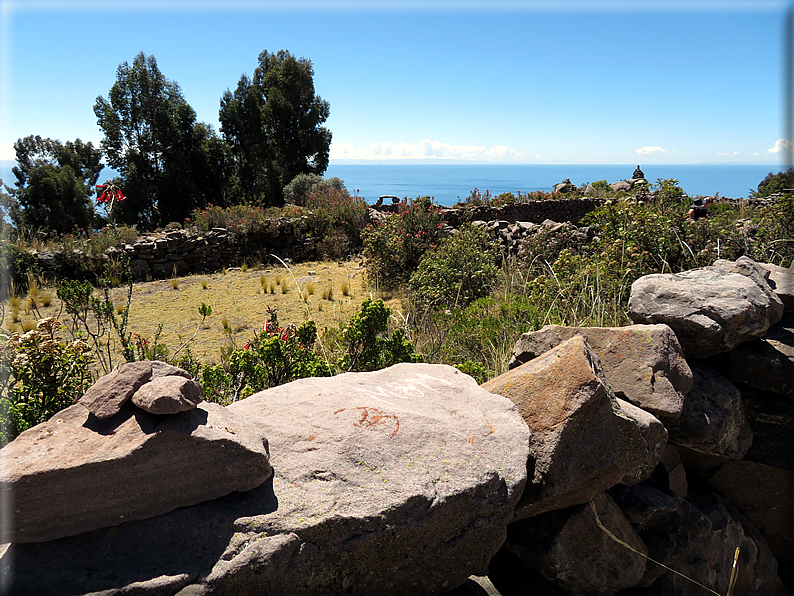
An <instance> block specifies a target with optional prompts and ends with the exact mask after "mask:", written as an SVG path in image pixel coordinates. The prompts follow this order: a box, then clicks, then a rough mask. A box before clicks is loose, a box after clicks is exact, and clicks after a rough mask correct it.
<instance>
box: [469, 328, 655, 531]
mask: <svg viewBox="0 0 794 596" xmlns="http://www.w3.org/2000/svg"><path fill="white" fill-rule="evenodd" d="M483 388H485V389H487V390H488V391H491V392H492V393H498V394H500V395H504V396H505V397H509V398H510V399H511V400H512V401H513V402H514V403H515V404H516V405H517V406H518V409H519V411H520V412H521V415H522V416H523V418H524V420H525V421H526V423H527V424H528V425H529V428H530V431H531V433H532V437H531V440H530V456H531V457H530V460H529V463H528V468H529V470H528V483H527V487H526V489H525V490H524V495H523V496H522V497H521V501H520V503H519V505H518V507H517V508H516V518H517V519H521V518H524V517H529V516H531V515H538V514H540V513H544V512H546V511H551V510H554V509H562V508H564V507H569V506H571V505H576V504H579V503H584V502H587V501H588V500H589V499H591V498H592V497H593V496H594V495H595V494H597V493H599V492H601V491H603V490H605V489H606V488H609V487H610V486H613V485H615V484H617V483H618V482H620V481H621V480H622V479H623V478H624V477H626V476H627V475H633V474H635V473H636V471H637V468H639V467H640V466H642V465H645V464H647V462H648V461H649V459H650V457H649V448H648V446H647V445H646V443H645V440H644V439H643V437H642V434H641V432H640V429H639V428H638V426H637V423H636V422H635V421H634V420H632V419H631V418H630V417H629V416H627V415H626V414H625V412H623V410H622V409H621V408H620V405H619V404H618V402H617V400H616V398H615V396H614V394H613V393H612V392H611V390H610V389H609V387H608V385H607V383H606V379H605V378H604V374H603V371H602V370H601V365H600V363H599V362H598V357H597V356H596V355H595V353H594V352H593V350H592V349H591V348H590V346H589V345H588V344H587V342H586V340H585V339H584V338H583V337H582V336H580V335H577V336H574V337H572V338H571V339H569V340H567V341H565V342H563V343H561V344H560V345H558V346H557V347H555V348H553V349H551V350H549V351H548V352H546V353H544V354H542V355H540V356H538V357H537V358H535V359H534V360H530V361H529V362H527V363H526V364H522V365H521V366H519V367H518V368H514V369H512V370H509V371H508V372H506V373H504V374H503V375H500V376H498V377H496V378H495V379H491V380H490V381H488V382H486V383H484V384H483Z"/></svg>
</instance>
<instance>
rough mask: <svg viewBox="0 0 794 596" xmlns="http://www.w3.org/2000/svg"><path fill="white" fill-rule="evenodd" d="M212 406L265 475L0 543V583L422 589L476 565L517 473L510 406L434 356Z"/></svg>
mask: <svg viewBox="0 0 794 596" xmlns="http://www.w3.org/2000/svg"><path fill="white" fill-rule="evenodd" d="M206 405H207V404H201V405H200V406H199V410H191V411H190V412H185V413H183V414H177V415H176V416H172V417H169V419H170V418H175V417H178V416H184V415H190V414H191V413H192V412H196V411H200V409H201V408H203V407H206ZM226 410H228V412H229V414H231V415H234V417H235V418H237V419H242V420H245V421H246V422H247V423H249V424H252V425H254V426H255V427H256V428H257V429H258V432H259V434H260V436H262V437H264V436H267V437H268V439H269V441H270V446H271V457H272V463H273V467H274V476H273V477H272V478H271V479H270V480H268V481H267V482H265V484H263V485H262V486H260V487H258V488H256V489H253V490H251V491H248V492H245V493H234V494H231V495H228V496H226V497H222V498H220V499H216V500H215V501H211V502H205V503H201V504H198V505H194V506H192V507H182V508H180V509H178V510H175V511H172V512H171V513H167V514H164V515H161V516H158V517H157V518H153V519H149V520H143V521H137V522H130V523H127V524H124V525H122V526H119V527H118V528H116V529H114V531H113V532H112V534H111V533H110V532H108V531H106V530H97V531H95V532H91V533H87V534H83V535H80V536H75V537H71V538H65V539H62V540H59V541H52V542H48V543H41V544H31V545H26V544H15V545H12V547H11V549H10V550H11V551H13V552H11V553H10V554H11V556H13V560H14V561H15V571H14V575H13V580H12V581H13V584H12V585H11V587H12V592H13V593H15V594H17V593H21V594H46V593H48V592H49V593H57V594H66V593H79V594H82V593H90V592H101V593H103V594H104V595H105V596H110V595H113V594H129V593H136V594H176V593H177V592H178V593H180V595H181V596H197V595H200V594H230V595H231V594H234V595H237V594H340V593H344V594H362V595H363V594H384V595H388V594H405V593H420V594H438V593H442V592H444V591H448V590H452V589H454V588H456V587H457V586H460V585H462V584H463V583H464V582H466V581H467V578H468V577H469V576H471V575H472V574H478V573H479V574H483V573H485V571H486V568H487V565H488V561H489V560H490V558H491V556H492V555H493V554H495V553H496V551H497V550H498V549H499V547H500V546H501V544H502V543H503V542H504V539H505V536H506V527H507V523H508V522H509V520H510V519H511V518H512V516H513V508H514V506H515V503H516V501H517V500H518V498H519V496H520V494H521V490H522V488H523V486H524V483H525V481H526V473H527V469H526V462H527V457H528V455H529V430H528V428H527V426H526V424H525V423H524V421H523V420H522V419H521V416H520V414H519V413H518V411H517V409H516V407H515V406H514V405H513V404H512V402H510V401H509V400H508V399H505V398H503V397H500V396H497V395H492V394H490V393H488V392H487V391H485V390H483V389H481V388H480V387H479V386H478V385H477V383H476V382H475V381H474V379H472V378H471V377H469V376H467V375H464V374H463V373H461V372H459V371H457V370H456V369H454V368H452V367H449V366H444V365H430V364H400V365H396V366H394V367H391V368H389V369H385V370H381V371H377V372H371V373H347V374H342V375H338V376H336V377H331V378H312V379H302V380H298V381H295V382H293V383H289V384H287V385H282V386H279V387H276V388H273V389H270V390H268V391H265V392H262V393H259V394H256V395H253V396H251V397H249V398H247V399H244V400H241V401H238V402H236V403H234V404H232V405H231V406H228V407H227V408H226ZM146 415H147V416H148V414H146ZM208 475H209V474H208ZM92 570H99V571H98V572H95V571H92ZM14 589H17V591H16V592H15V591H14Z"/></svg>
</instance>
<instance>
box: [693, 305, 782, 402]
mask: <svg viewBox="0 0 794 596" xmlns="http://www.w3.org/2000/svg"><path fill="white" fill-rule="evenodd" d="M707 362H708V364H709V365H710V366H713V367H714V368H715V369H717V370H718V371H719V372H721V373H722V374H723V375H725V376H726V377H727V378H728V379H730V380H731V381H732V382H734V383H737V384H744V385H748V386H750V387H753V388H754V389H759V390H761V391H769V392H772V393H777V394H780V395H784V396H786V397H789V398H794V313H787V314H786V315H784V317H783V319H782V320H781V321H780V322H779V323H777V324H776V325H773V326H772V327H770V328H769V331H767V333H766V335H764V337H762V338H761V339H756V340H753V341H748V342H745V343H743V344H742V345H740V346H737V347H736V348H735V349H733V350H731V351H730V352H728V353H727V354H723V355H721V356H720V357H719V358H710V359H708V360H707Z"/></svg>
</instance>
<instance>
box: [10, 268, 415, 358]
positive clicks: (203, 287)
mask: <svg viewBox="0 0 794 596" xmlns="http://www.w3.org/2000/svg"><path fill="white" fill-rule="evenodd" d="M290 268H291V270H292V271H291V272H290V271H289V270H288V269H287V268H285V267H282V266H279V267H266V268H262V269H260V270H258V271H254V270H252V269H250V268H249V270H248V271H247V272H245V273H244V272H242V271H240V270H232V271H227V272H226V273H225V274H224V273H220V272H219V273H215V274H211V275H190V276H187V277H180V278H174V279H166V280H158V281H152V282H141V283H136V284H135V288H134V291H133V297H132V304H131V306H130V318H129V329H130V331H131V332H133V333H138V334H140V335H141V336H142V337H148V338H149V339H151V338H152V337H153V336H154V334H155V332H156V331H157V325H158V324H159V323H163V331H162V335H161V337H160V341H161V342H163V343H165V345H167V346H168V347H169V348H170V349H171V351H172V352H173V351H174V350H175V349H176V348H177V347H178V346H179V345H180V344H181V343H182V341H184V340H185V339H187V338H189V337H190V336H191V335H193V332H194V331H195V329H196V326H197V325H198V324H199V322H200V321H201V315H199V312H198V308H199V306H200V305H201V303H202V302H204V303H206V304H207V305H208V306H211V307H212V315H211V316H210V317H209V318H208V319H207V320H206V321H205V323H204V325H203V328H202V329H200V330H199V333H198V337H197V338H196V339H195V340H194V341H193V342H192V343H191V351H192V352H193V354H194V355H195V356H196V357H197V358H198V359H199V360H201V361H202V362H206V363H209V362H218V361H219V360H220V350H221V348H222V347H225V346H227V345H228V344H229V342H230V341H233V342H235V343H236V345H237V347H242V346H243V345H244V344H245V343H246V342H247V341H248V340H249V339H250V338H251V337H252V335H253V334H254V333H258V332H259V331H261V329H262V326H263V324H264V322H265V320H266V319H267V308H268V307H273V308H275V309H276V312H277V314H278V318H279V322H280V323H281V324H282V325H286V324H289V323H300V322H302V321H304V320H306V319H308V318H311V319H313V320H314V321H315V322H316V323H317V329H318V331H319V332H320V333H322V332H323V330H324V329H325V328H326V327H327V328H334V327H336V326H337V325H339V323H341V322H344V321H347V320H348V319H349V318H350V316H351V315H352V314H353V313H354V312H355V311H356V309H357V308H358V307H359V305H360V304H361V302H363V301H364V300H365V299H366V298H370V297H373V298H374V297H375V295H374V293H372V295H371V292H370V291H369V289H368V288H367V287H366V284H365V282H364V270H363V267H361V266H360V264H359V263H357V262H354V261H349V262H347V263H343V264H342V265H340V264H338V263H337V262H331V261H329V262H307V263H298V264H295V265H291V266H290ZM310 272H313V274H312V275H309V273H310ZM262 276H263V277H264V278H265V283H264V284H263V283H262ZM348 276H349V281H348ZM309 277H310V278H311V280H308V279H307V280H306V281H300V282H299V281H298V280H301V279H302V278H309ZM173 281H177V282H178V288H179V291H178V292H175V291H174V290H173V285H172V282H173ZM279 282H280V284H281V285H282V287H284V285H286V286H287V288H290V287H291V288H300V287H301V286H303V287H306V286H307V285H308V284H309V283H311V284H313V287H314V292H312V293H309V292H308V291H304V292H303V294H305V298H306V300H305V301H304V300H302V299H301V292H298V291H289V289H288V291H287V293H281V292H276V291H274V289H275V287H276V286H277V285H279ZM344 283H348V284H349V288H348V289H349V295H347V296H344V295H342V296H339V295H338V292H337V290H338V289H339V288H340V287H342V285H343V284H344ZM268 287H269V288H270V293H267V290H266V288H268ZM263 290H264V291H263ZM51 293H52V295H53V296H54V295H55V291H54V289H53V290H51ZM97 295H98V294H97ZM324 295H330V296H331V297H330V298H328V299H324V298H323V296H324ZM111 299H112V300H113V303H114V304H115V305H117V306H118V305H122V304H124V303H125V299H126V288H125V287H124V286H122V287H120V288H115V289H113V290H111ZM387 305H388V306H389V307H391V308H392V310H393V311H396V309H399V308H400V302H399V300H398V299H396V298H395V299H392V300H390V301H388V302H387ZM6 306H7V307H6V319H5V321H4V323H3V326H4V327H5V328H6V329H10V330H14V331H20V330H21V325H24V324H25V322H27V321H34V322H35V313H30V314H21V313H20V321H19V322H18V323H12V321H11V318H12V317H11V316H10V314H11V313H10V312H9V311H10V310H11V309H9V308H8V305H6ZM60 307H61V302H60V300H58V299H57V298H55V297H53V299H52V302H51V304H50V305H49V306H46V307H45V306H43V305H42V306H40V307H39V312H40V314H41V316H42V317H49V316H58V313H59V310H60ZM59 318H60V320H61V321H62V322H63V323H64V324H66V323H67V321H68V317H67V315H66V313H65V312H64V313H61V315H60V317H59ZM224 319H226V321H227V325H228V331H224V327H223V325H222V321H223V320H224ZM229 331H230V332H229ZM180 338H181V339H180Z"/></svg>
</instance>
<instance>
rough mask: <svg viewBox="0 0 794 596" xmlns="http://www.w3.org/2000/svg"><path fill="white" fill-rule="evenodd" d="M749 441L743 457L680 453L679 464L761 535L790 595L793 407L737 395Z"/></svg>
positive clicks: (793, 576) (793, 568) (793, 572)
mask: <svg viewBox="0 0 794 596" xmlns="http://www.w3.org/2000/svg"><path fill="white" fill-rule="evenodd" d="M742 398H743V400H744V405H745V410H746V413H747V418H748V420H749V422H750V425H751V426H752V429H753V433H754V435H755V439H754V441H753V444H752V446H751V447H750V449H749V450H748V451H747V453H746V454H745V456H744V459H741V460H732V459H727V458H724V457H717V456H715V455H709V454H704V453H698V452H696V451H690V450H688V449H681V456H682V459H683V461H684V465H685V466H686V467H687V470H689V473H690V474H691V475H697V476H698V477H699V478H701V479H702V481H704V482H705V483H706V484H707V485H708V487H709V488H710V489H711V490H713V491H714V492H717V493H719V494H721V495H723V496H725V497H726V498H727V499H729V500H730V501H731V503H732V504H733V505H734V506H735V507H736V508H737V509H738V511H739V512H740V513H741V514H742V515H744V516H745V517H746V518H747V519H748V520H749V522H750V523H752V524H753V526H755V527H756V528H757V529H758V531H759V532H760V533H761V534H762V535H763V536H764V538H765V539H766V541H767V543H768V544H769V547H770V549H771V550H772V552H773V554H774V555H775V556H776V557H777V558H778V560H779V561H780V563H781V577H784V576H785V577H784V581H786V582H787V586H788V588H789V590H792V591H794V455H793V454H794V405H792V404H791V402H790V401H789V400H786V399H780V398H779V397H775V396H774V395H771V394H761V393H757V392H751V391H742Z"/></svg>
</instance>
